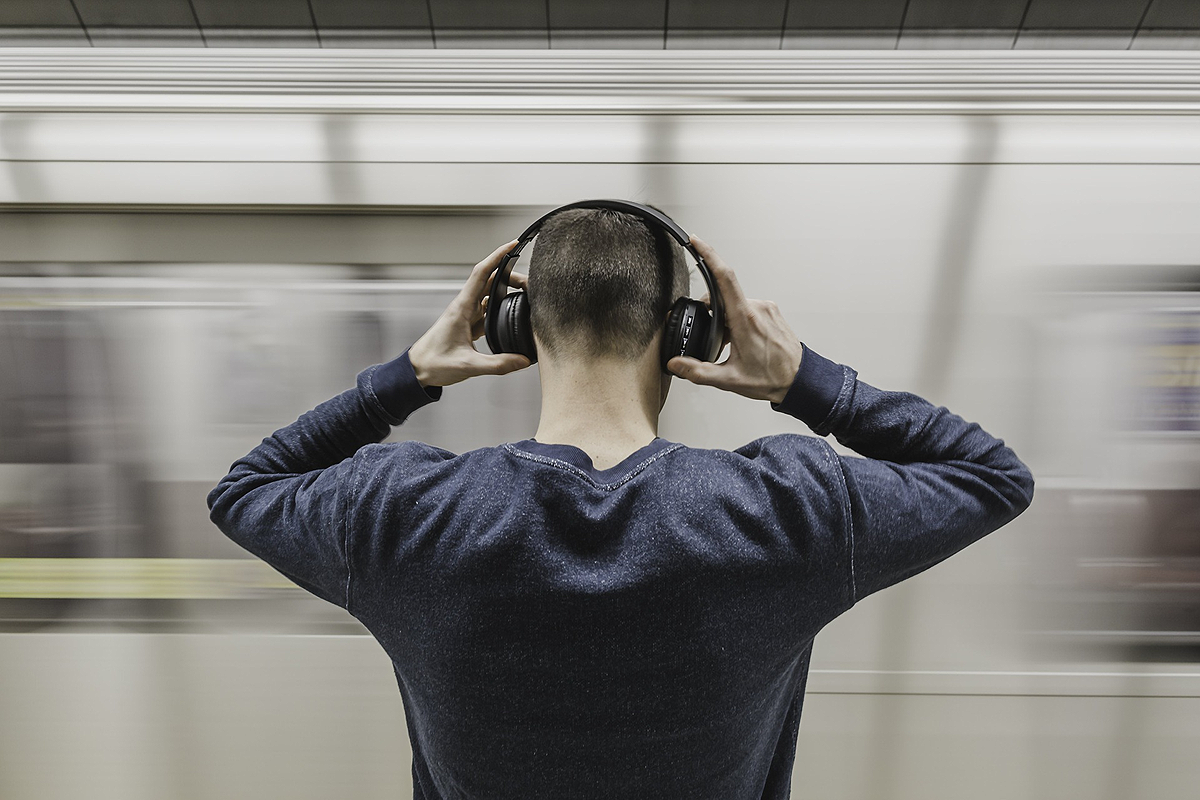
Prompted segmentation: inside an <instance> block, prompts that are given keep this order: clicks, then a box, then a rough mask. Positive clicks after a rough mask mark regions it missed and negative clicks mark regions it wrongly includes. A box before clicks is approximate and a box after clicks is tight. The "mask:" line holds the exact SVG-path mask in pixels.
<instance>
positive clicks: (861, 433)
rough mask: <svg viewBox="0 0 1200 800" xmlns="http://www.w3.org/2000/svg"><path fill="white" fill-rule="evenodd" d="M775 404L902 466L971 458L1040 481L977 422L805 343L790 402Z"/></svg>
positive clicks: (1027, 484)
mask: <svg viewBox="0 0 1200 800" xmlns="http://www.w3.org/2000/svg"><path fill="white" fill-rule="evenodd" d="M773 408H775V409H776V410H779V411H784V412H785V413H789V414H791V415H792V416H795V417H796V418H798V419H800V420H802V421H804V422H805V423H807V424H808V425H809V427H811V428H812V429H813V431H814V432H815V433H817V434H819V435H822V436H824V435H828V434H832V435H833V436H834V438H836V439H837V440H838V441H839V442H840V443H842V444H843V445H845V446H846V447H849V448H851V449H852V450H854V451H855V452H856V453H859V454H860V455H863V456H866V457H867V458H873V459H879V460H885V461H891V462H895V463H899V464H908V463H917V462H923V463H936V462H942V463H944V462H968V463H971V464H976V465H979V466H982V467H984V468H986V469H987V470H990V471H993V472H996V473H1002V474H1003V476H1004V477H1005V478H1007V479H1009V480H1011V481H1014V482H1015V483H1016V484H1017V485H1018V487H1019V488H1020V489H1021V490H1022V491H1025V492H1027V493H1028V494H1032V490H1033V478H1032V476H1031V475H1030V474H1029V470H1028V469H1027V468H1026V466H1025V465H1024V464H1023V463H1021V461H1020V459H1019V458H1017V456H1016V453H1014V452H1013V451H1012V449H1010V448H1009V447H1007V446H1005V444H1004V442H1003V441H1002V440H1000V439H998V438H996V437H994V436H992V435H991V434H989V433H988V432H987V431H985V430H983V428H981V427H980V426H979V425H978V424H977V423H973V422H967V421H966V420H964V419H963V418H962V417H960V416H958V415H957V414H953V413H951V412H950V411H949V410H948V409H946V408H945V407H938V406H934V405H933V404H932V403H930V402H929V401H927V400H925V399H923V398H921V397H918V396H917V395H915V394H912V393H909V392H892V391H885V390H882V389H878V388H876V387H874V386H872V385H870V384H868V383H866V382H864V381H861V380H859V379H858V373H857V372H855V370H853V369H852V368H850V367H848V366H845V365H843V364H837V363H835V362H832V361H830V360H829V359H826V358H824V357H823V356H821V355H819V354H817V353H815V352H813V351H811V350H809V349H808V348H807V347H806V348H805V355H804V358H803V360H802V361H801V364H800V369H799V371H798V372H797V375H796V379H795V380H794V381H793V384H792V387H791V388H790V389H789V390H788V393H787V395H786V396H785V397H784V401H783V402H782V403H779V404H774V405H773Z"/></svg>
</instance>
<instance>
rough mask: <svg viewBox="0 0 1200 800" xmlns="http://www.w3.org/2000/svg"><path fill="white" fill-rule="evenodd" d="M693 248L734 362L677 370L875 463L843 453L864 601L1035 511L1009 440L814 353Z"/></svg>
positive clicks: (855, 584) (704, 250)
mask: <svg viewBox="0 0 1200 800" xmlns="http://www.w3.org/2000/svg"><path fill="white" fill-rule="evenodd" d="M693 243H694V244H695V245H696V247H697V249H698V250H699V251H700V252H701V255H703V256H704V259H705V261H706V262H707V263H708V264H709V266H710V268H712V270H713V275H714V278H716V281H717V285H718V287H719V289H720V291H721V293H722V296H723V298H724V299H725V306H726V311H727V315H728V332H727V333H728V341H729V345H730V356H729V358H728V360H726V361H724V362H722V363H720V364H708V363H703V362H700V361H696V360H695V359H691V358H682V357H680V358H673V359H671V361H670V362H668V368H670V369H671V370H672V372H674V373H675V374H678V375H680V376H682V377H685V378H687V379H688V380H691V381H693V382H696V383H701V384H705V385H710V386H716V387H718V388H722V389H726V390H728V391H733V392H737V393H739V394H742V395H745V396H747V397H753V398H756V399H763V400H770V401H771V403H772V408H774V409H775V410H777V411H783V412H785V413H788V414H791V415H792V416H794V417H796V418H797V419H799V420H801V421H803V422H805V423H806V424H808V425H809V427H811V428H812V430H813V432H814V433H817V434H819V435H821V436H825V435H828V434H833V436H834V437H835V438H836V439H837V440H838V441H839V442H841V443H842V444H843V445H845V446H847V447H849V448H851V449H852V450H854V451H855V452H857V453H859V454H860V455H862V456H865V458H854V457H842V456H838V455H836V454H833V453H831V458H833V459H835V461H836V465H837V469H838V471H839V472H840V473H841V478H842V482H843V484H844V486H845V490H846V498H845V503H846V512H847V514H846V516H847V519H848V523H847V525H848V527H849V531H848V532H847V534H848V535H847V537H846V538H847V541H848V543H849V546H850V550H851V558H850V568H851V574H850V582H851V591H852V597H853V599H854V601H855V602H857V601H858V600H859V599H861V598H863V597H866V596H867V595H869V594H871V593H873V592H876V591H879V590H880V589H883V588H885V587H887V586H890V585H892V584H894V583H898V582H899V581H901V580H904V579H905V578H907V577H910V576H912V575H915V574H917V573H919V572H922V571H923V570H925V569H927V568H929V567H931V566H933V565H934V564H936V563H938V562H940V561H942V560H944V559H946V558H948V557H950V556H951V555H953V554H954V553H956V552H958V551H959V550H961V549H962V548H964V547H966V546H967V545H969V544H971V543H972V542H974V541H977V540H978V539H980V538H982V537H983V536H985V535H987V534H988V533H990V532H992V531H994V530H996V529H997V528H999V527H1000V526H1002V525H1004V524H1005V523H1007V522H1009V521H1010V520H1012V519H1013V518H1014V517H1016V516H1017V515H1018V514H1020V513H1021V512H1022V511H1024V510H1025V508H1026V507H1028V506H1029V504H1030V502H1031V501H1032V499H1033V476H1032V475H1031V474H1030V472H1029V469H1028V468H1027V467H1026V466H1025V465H1024V464H1023V463H1021V461H1020V459H1018V458H1017V456H1016V454H1015V453H1014V452H1013V451H1012V450H1011V449H1010V448H1008V447H1007V446H1005V444H1004V442H1003V441H1002V440H1000V439H997V438H995V437H993V436H991V435H990V434H988V433H987V432H986V431H984V430H983V429H982V428H980V427H979V425H977V424H975V423H968V422H966V421H965V420H963V419H962V418H961V417H959V416H957V415H956V414H952V413H951V412H950V411H949V410H947V409H946V408H944V407H934V406H933V405H932V404H931V403H929V402H928V401H926V400H923V399H922V398H920V397H917V396H916V395H914V394H909V393H907V392H887V391H882V390H880V389H877V388H875V387H874V386H871V385H870V384H868V383H865V382H863V381H860V380H858V374H857V373H856V372H855V371H854V370H853V369H851V368H850V367H847V366H844V365H841V364H836V363H834V362H832V361H830V360H828V359H826V358H823V357H822V356H820V355H818V354H817V353H815V352H813V351H812V350H810V349H808V348H807V347H805V346H804V345H803V344H801V343H800V340H799V339H798V338H797V337H796V335H795V333H793V332H792V330H791V329H790V328H789V327H788V326H787V323H786V322H785V321H784V320H783V317H782V315H781V314H780V313H779V309H778V308H777V307H776V306H775V304H774V303H770V302H765V301H761V300H751V299H749V298H746V297H745V295H744V294H742V291H741V287H740V286H739V285H738V283H737V278H736V276H734V274H733V271H732V270H731V269H730V268H729V267H728V266H727V265H725V263H724V262H723V261H722V260H721V258H720V256H718V255H717V254H716V253H715V252H714V251H713V250H712V248H711V247H709V246H708V245H707V244H705V243H704V242H702V241H700V240H699V239H696V238H694V237H693ZM785 447H786V445H785V444H784V443H783V442H782V441H781V442H776V443H775V444H773V445H772V448H773V449H774V450H776V451H777V452H776V453H774V455H775V456H777V457H776V458H774V459H772V463H775V464H779V465H783V466H781V467H779V468H781V469H787V468H788V466H787V465H789V464H792V465H795V464H796V459H795V457H794V456H793V457H792V458H790V459H789V457H788V456H789V454H788V453H787V452H778V451H779V450H780V449H781V448H785ZM783 477H784V480H783V481H782V483H784V485H786V484H787V476H786V475H785V476H783Z"/></svg>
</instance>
